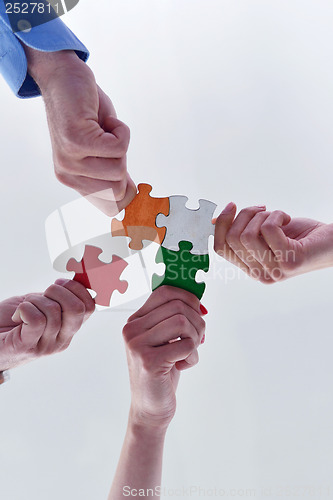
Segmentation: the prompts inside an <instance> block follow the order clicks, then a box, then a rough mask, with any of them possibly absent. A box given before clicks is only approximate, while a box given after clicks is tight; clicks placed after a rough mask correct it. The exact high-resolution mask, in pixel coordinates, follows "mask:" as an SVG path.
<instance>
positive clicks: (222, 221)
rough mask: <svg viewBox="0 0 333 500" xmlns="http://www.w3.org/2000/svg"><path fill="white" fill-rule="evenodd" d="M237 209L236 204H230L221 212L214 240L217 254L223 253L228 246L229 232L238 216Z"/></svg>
mask: <svg viewBox="0 0 333 500" xmlns="http://www.w3.org/2000/svg"><path fill="white" fill-rule="evenodd" d="M236 210H237V207H236V205H235V203H232V202H231V203H229V204H228V205H227V206H226V207H225V208H224V209H223V210H222V212H221V214H220V215H219V216H218V218H217V219H215V221H214V220H213V223H215V239H214V250H215V252H216V253H219V251H223V248H224V246H225V245H226V236H227V232H228V231H229V229H230V227H231V225H232V223H233V221H234V218H235V215H236Z"/></svg>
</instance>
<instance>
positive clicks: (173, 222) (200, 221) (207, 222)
mask: <svg viewBox="0 0 333 500" xmlns="http://www.w3.org/2000/svg"><path fill="white" fill-rule="evenodd" d="M187 201H188V198H187V197H186V196H170V211H169V215H167V216H165V215H163V214H159V215H158V216H157V217H156V226H157V227H166V234H165V238H164V240H163V242H162V245H163V247H165V248H168V249H169V250H174V251H178V250H179V242H180V241H189V242H191V243H192V244H193V248H192V250H191V253H192V254H196V255H203V254H208V237H209V236H210V235H213V234H214V231H215V226H214V225H213V224H212V218H213V214H214V212H215V209H216V207H217V205H216V204H215V203H213V202H211V201H208V200H202V199H201V200H199V208H198V209H196V210H191V209H189V208H187V207H186V203H187Z"/></svg>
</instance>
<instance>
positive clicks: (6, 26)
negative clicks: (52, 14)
mask: <svg viewBox="0 0 333 500" xmlns="http://www.w3.org/2000/svg"><path fill="white" fill-rule="evenodd" d="M20 41H21V42H23V43H24V44H25V45H27V46H29V47H32V48H33V49H37V50H40V51H42V52H57V51H59V50H74V51H75V52H76V54H77V55H78V57H80V59H82V60H83V61H86V60H87V59H88V57H89V52H88V50H87V49H86V47H85V46H84V45H83V44H82V43H81V42H80V40H79V39H78V38H77V37H76V36H75V35H74V33H72V32H71V30H70V29H69V28H67V26H66V25H65V24H64V23H63V22H62V21H61V19H59V17H56V18H55V19H52V20H51V21H48V22H46V23H44V24H40V25H38V26H34V27H33V28H32V29H31V30H30V31H18V32H15V33H14V32H13V30H12V27H11V24H10V22H9V18H8V15H7V14H6V8H5V3H4V2H3V1H2V0H0V73H1V74H2V75H3V77H4V78H5V80H6V81H7V83H8V85H9V86H10V88H11V89H12V91H13V92H14V94H16V95H17V96H18V97H21V98H26V97H35V96H39V95H40V90H39V88H38V86H37V84H36V82H35V81H34V80H33V79H32V77H31V76H30V75H29V73H28V64H27V58H26V55H25V52H24V49H23V47H22V45H21V43H20Z"/></svg>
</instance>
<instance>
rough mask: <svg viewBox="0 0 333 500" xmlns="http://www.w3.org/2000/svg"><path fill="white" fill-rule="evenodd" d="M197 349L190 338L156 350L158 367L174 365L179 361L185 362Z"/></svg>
mask: <svg viewBox="0 0 333 500" xmlns="http://www.w3.org/2000/svg"><path fill="white" fill-rule="evenodd" d="M195 349H196V346H195V345H194V343H193V340H192V339H190V338H186V339H182V340H178V341H177V342H174V343H173V344H167V345H164V346H162V347H159V348H158V350H157V349H156V366H158V367H163V366H164V365H173V364H175V363H177V361H183V360H184V359H186V358H187V357H188V356H190V355H191V354H192V352H193V351H194V350H195Z"/></svg>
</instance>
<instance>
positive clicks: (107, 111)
mask: <svg viewBox="0 0 333 500" xmlns="http://www.w3.org/2000/svg"><path fill="white" fill-rule="evenodd" d="M97 89H98V98H99V109H98V123H100V124H101V127H102V128H103V129H104V120H105V118H106V117H107V116H114V117H116V118H117V113H116V110H115V108H114V106H113V104H112V101H111V99H110V97H109V96H108V95H106V94H105V92H103V90H102V89H101V88H100V87H99V86H98V85H97Z"/></svg>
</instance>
